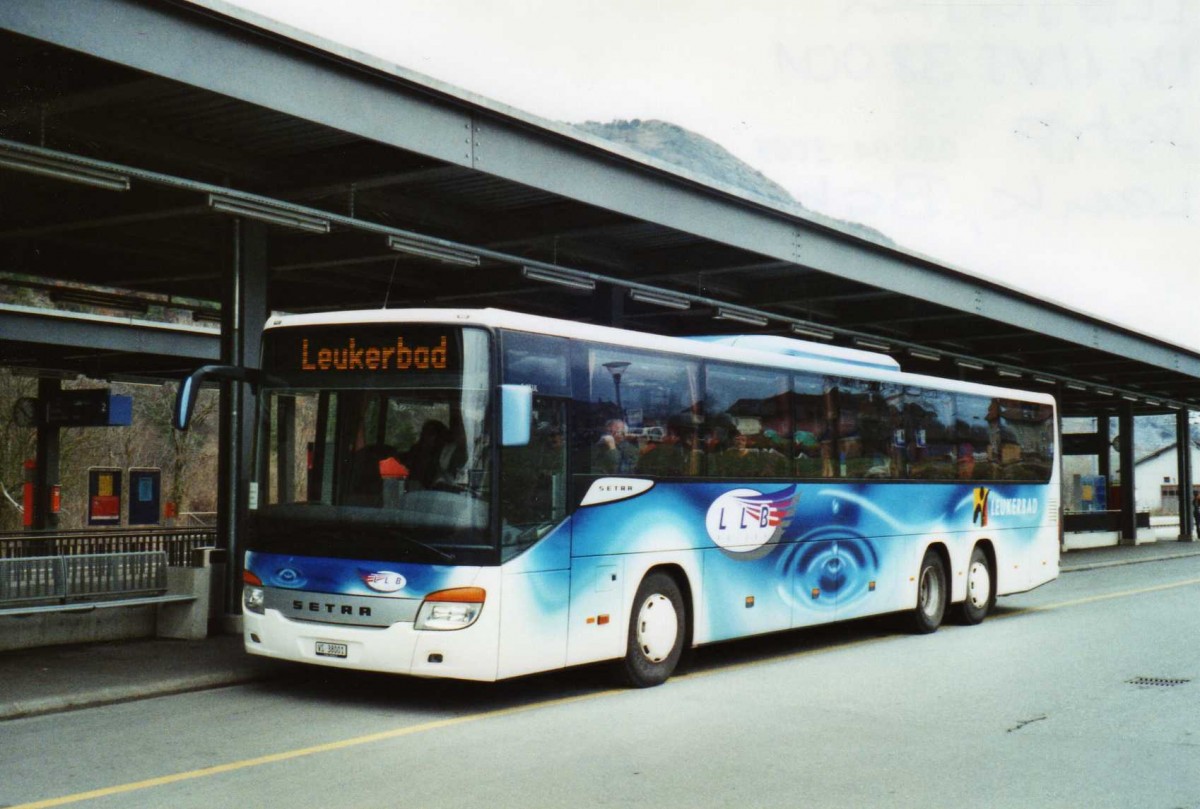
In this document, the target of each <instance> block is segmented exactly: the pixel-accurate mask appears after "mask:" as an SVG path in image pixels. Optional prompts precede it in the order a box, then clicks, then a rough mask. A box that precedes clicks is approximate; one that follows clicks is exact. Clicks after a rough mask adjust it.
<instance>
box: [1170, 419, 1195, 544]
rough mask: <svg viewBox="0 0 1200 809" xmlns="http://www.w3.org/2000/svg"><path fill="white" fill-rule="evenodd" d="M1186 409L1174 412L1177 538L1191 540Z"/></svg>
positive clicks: (1192, 517)
mask: <svg viewBox="0 0 1200 809" xmlns="http://www.w3.org/2000/svg"><path fill="white" fill-rule="evenodd" d="M1189 421H1190V419H1189V418H1188V411H1186V410H1180V411H1179V412H1178V413H1176V414H1175V449H1176V452H1175V458H1176V460H1177V461H1178V463H1179V472H1178V474H1177V475H1176V476H1175V479H1176V480H1177V481H1179V490H1178V495H1179V540H1180V541H1181V542H1192V541H1194V540H1195V538H1196V519H1195V512H1194V511H1193V510H1192V435H1191V425H1190V424H1189Z"/></svg>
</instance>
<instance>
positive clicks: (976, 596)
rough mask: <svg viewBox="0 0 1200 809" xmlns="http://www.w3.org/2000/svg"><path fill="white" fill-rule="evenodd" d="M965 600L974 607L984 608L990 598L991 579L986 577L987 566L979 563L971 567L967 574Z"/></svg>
mask: <svg viewBox="0 0 1200 809" xmlns="http://www.w3.org/2000/svg"><path fill="white" fill-rule="evenodd" d="M967 598H969V599H971V604H972V605H973V606H975V607H977V608H978V607H985V606H987V603H988V601H990V600H991V598H992V577H991V576H989V575H988V569H987V565H982V564H980V563H979V562H976V563H975V564H973V565H971V569H970V570H969V571H968V572H967Z"/></svg>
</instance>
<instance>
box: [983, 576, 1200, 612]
mask: <svg viewBox="0 0 1200 809" xmlns="http://www.w3.org/2000/svg"><path fill="white" fill-rule="evenodd" d="M1195 584H1200V579H1185V580H1184V581H1173V582H1170V583H1168V584H1156V585H1154V586H1152V587H1139V588H1138V589H1136V590H1121V591H1119V592H1116V593H1102V594H1101V595H1095V596H1087V597H1085V598H1076V599H1072V600H1071V601H1060V602H1058V603H1056V604H1046V605H1044V606H1041V607H1025V608H1023V609H1019V610H1013V611H1012V612H1006V613H1004V614H1003V615H996V616H993V617H995V618H1011V617H1012V616H1014V615H1028V614H1029V613H1031V612H1047V611H1049V610H1059V609H1063V608H1064V607H1078V606H1080V605H1081V604H1095V603H1096V602H1097V601H1111V600H1112V599H1114V598H1129V597H1130V596H1140V595H1145V594H1146V593H1157V592H1161V591H1163V590H1174V589H1176V588H1177V587H1190V586H1192V585H1195Z"/></svg>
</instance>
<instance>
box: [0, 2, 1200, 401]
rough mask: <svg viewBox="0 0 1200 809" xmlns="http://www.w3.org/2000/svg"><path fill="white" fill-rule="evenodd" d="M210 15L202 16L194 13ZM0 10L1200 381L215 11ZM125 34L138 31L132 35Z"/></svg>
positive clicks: (969, 284) (386, 139)
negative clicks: (67, 12) (932, 290)
mask: <svg viewBox="0 0 1200 809" xmlns="http://www.w3.org/2000/svg"><path fill="white" fill-rule="evenodd" d="M203 7H207V9H206V8H203ZM61 11H62V10H61V7H60V4H59V3H58V2H56V0H9V2H7V3H2V4H0V28H6V29H9V30H12V31H15V32H18V33H21V34H24V35H26V36H30V37H34V38H36V39H40V40H43V41H47V42H51V43H54V44H57V45H60V46H62V47H65V48H70V49H73V50H77V51H81V52H84V53H88V54H92V55H94V56H97V57H99V58H101V59H106V60H109V61H112V62H116V63H119V64H122V65H126V66H129V67H132V68H135V69H137V70H142V71H145V72H148V73H151V74H155V75H160V76H164V77H167V78H171V79H174V80H176V81H180V82H183V83H186V84H189V85H192V86H195V87H200V88H202V89H205V90H209V91H211V92H215V93H219V94H221V95H225V96H229V97H231V98H237V99H241V100H243V101H246V102H249V103H252V104H256V105H259V106H261V107H264V108H267V109H272V110H276V111H279V112H282V113H285V114H288V115H294V116H296V117H299V118H302V119H305V120H309V121H313V122H316V123H319V124H323V125H326V126H330V127H334V128H336V129H339V130H342V131H346V132H349V133H352V134H354V135H356V136H359V137H363V138H367V139H369V140H373V141H376V142H379V143H384V144H389V145H392V146H395V147H397V148H401V149H405V150H408V151H411V152H415V153H417V154H421V155H425V156H428V157H432V158H435V159H437V160H441V161H444V162H446V163H451V164H454V165H460V166H465V167H468V168H474V169H477V170H479V171H482V172H485V173H488V174H491V175H494V176H496V177H500V178H504V179H508V180H511V181H513V182H516V183H520V184H523V185H526V186H529V187H531V188H536V189H540V190H542V191H548V192H551V193H554V194H558V195H561V196H563V197H566V198H568V199H573V200H576V201H580V202H585V203H588V204H591V205H596V206H598V207H601V208H605V209H608V210H611V211H615V212H618V213H621V214H624V215H628V216H631V217H635V218H637V219H640V220H642V221H646V222H653V223H655V224H659V225H663V226H666V227H670V228H674V229H677V230H679V231H682V232H684V233H690V234H693V235H696V236H700V237H702V238H706V239H711V240H713V241H716V242H719V243H723V244H728V245H732V246H736V247H741V248H744V249H746V250H752V251H754V252H756V253H759V254H761V255H764V256H767V257H771V258H777V259H781V260H785V261H790V262H794V263H797V264H802V265H805V266H808V267H812V268H814V269H818V270H820V271H822V272H825V273H829V274H830V275H835V276H838V277H841V278H846V279H849V280H853V281H858V282H860V283H864V284H868V285H870V286H874V287H878V288H881V289H887V290H890V291H892V292H896V293H899V294H902V295H907V296H910V297H913V298H918V299H924V298H926V297H927V296H928V294H929V291H930V290H931V289H936V290H937V297H938V302H939V303H941V304H942V305H944V306H947V307H950V308H952V309H957V310H959V311H963V312H967V313H970V314H972V315H977V316H979V317H982V318H987V319H990V320H995V321H999V322H1001V323H1007V324H1010V325H1015V326H1019V327H1021V328H1023V329H1030V330H1036V331H1038V332H1041V333H1043V334H1045V335H1048V336H1051V337H1057V338H1059V339H1062V340H1065V341H1067V342H1070V343H1073V344H1075V345H1081V346H1087V347H1089V348H1093V349H1096V350H1099V351H1103V352H1106V353H1109V354H1113V355H1115V356H1121V357H1129V358H1133V359H1135V360H1137V361H1139V362H1143V363H1146V364H1149V365H1155V366H1158V367H1163V368H1170V369H1172V370H1176V371H1179V372H1181V373H1184V374H1187V375H1190V376H1196V377H1200V355H1197V354H1194V353H1191V352H1186V351H1183V350H1182V349H1179V348H1177V347H1176V346H1173V345H1170V344H1168V343H1165V342H1163V341H1159V340H1155V339H1153V338H1149V337H1144V336H1141V335H1138V334H1136V333H1134V332H1132V331H1129V330H1126V329H1122V328H1120V327H1117V326H1113V325H1109V324H1105V323H1103V322H1101V321H1098V320H1095V319H1093V318H1089V317H1087V316H1085V315H1082V314H1079V313H1075V312H1072V311H1070V310H1068V309H1066V308H1063V307H1059V306H1055V305H1052V304H1048V303H1046V302H1044V301H1040V300H1038V299H1036V298H1034V297H1033V296H1030V295H1026V294H1022V293H1020V292H1016V291H1014V290H1010V289H1007V288H1005V287H1003V286H1000V285H998V284H994V283H990V282H987V281H984V280H981V279H978V278H974V277H971V276H969V275H966V274H964V273H962V272H960V271H957V270H955V269H951V268H947V267H944V266H940V265H938V264H936V263H934V262H932V261H930V260H929V259H926V258H924V257H921V256H917V255H913V254H909V253H905V252H903V251H900V250H896V249H893V248H890V247H888V246H885V245H876V244H874V243H870V242H867V241H864V240H862V239H861V238H860V237H858V236H856V235H854V234H851V233H847V232H844V231H841V230H840V228H839V225H838V224H837V223H836V222H833V221H832V220H827V219H825V218H823V217H820V216H816V215H808V214H805V215H804V216H801V215H798V214H797V213H796V212H794V211H790V210H782V209H779V208H776V207H773V206H772V205H770V204H766V203H761V202H758V201H756V200H754V199H752V198H750V197H749V196H747V195H744V194H742V193H741V192H737V191H733V190H729V189H724V188H721V189H717V188H714V187H713V186H712V184H711V181H708V180H705V179H704V178H702V177H699V176H697V175H692V174H689V173H688V172H686V171H683V170H680V169H675V168H672V167H669V166H667V165H666V164H664V163H661V162H659V161H657V160H654V159H652V158H644V157H638V156H636V155H634V154H632V153H631V152H627V151H625V150H621V149H619V148H616V147H612V146H611V145H609V146H606V145H605V142H604V141H602V140H600V139H598V138H593V137H591V136H588V135H585V134H583V133H580V132H577V131H575V130H572V129H571V128H570V127H566V126H562V125H558V124H553V123H551V122H548V121H544V120H541V119H538V118H536V117H534V116H530V115H526V114H523V113H520V112H519V111H516V110H513V109H510V108H507V107H504V106H502V105H498V104H494V103H491V102H487V101H486V100H484V99H481V98H478V97H473V96H470V95H468V94H466V93H464V92H462V91H460V90H457V89H456V88H453V87H450V86H448V85H444V84H441V83H439V82H437V81H435V80H432V79H428V78H426V77H421V76H418V75H417V74H414V73H411V72H409V71H406V70H404V69H402V68H399V67H396V66H394V65H389V64H387V63H386V62H383V61H382V60H378V59H374V58H372V57H368V56H366V55H364V54H360V53H356V52H353V51H350V50H349V49H346V48H344V47H341V46H338V45H335V44H333V43H329V42H326V41H323V40H320V39H319V38H316V37H312V36H311V35H307V34H304V33H302V32H298V31H294V30H290V29H289V30H287V31H279V32H277V33H274V34H271V35H268V34H267V33H264V32H263V31H262V30H259V29H267V30H270V29H272V28H273V27H276V28H277V27H278V25H277V24H275V23H272V22H270V21H268V20H266V19H264V18H260V17H257V16H256V15H253V14H251V13H250V12H245V11H243V10H240V9H237V8H236V7H234V6H230V5H226V4H224V3H221V2H218V1H217V0H202V2H201V4H200V5H199V6H197V5H185V4H174V3H155V4H150V3H148V2H139V1H138V0H76V2H75V3H73V4H72V13H71V14H63V13H61ZM131 32H137V35H136V36H133V35H131Z"/></svg>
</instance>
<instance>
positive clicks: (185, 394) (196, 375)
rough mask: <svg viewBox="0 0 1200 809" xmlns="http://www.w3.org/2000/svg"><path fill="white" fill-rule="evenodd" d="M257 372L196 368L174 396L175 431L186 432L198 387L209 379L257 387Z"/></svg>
mask: <svg viewBox="0 0 1200 809" xmlns="http://www.w3.org/2000/svg"><path fill="white" fill-rule="evenodd" d="M258 378H259V372H258V370H257V369H254V368H239V367H238V366H236V365H205V366H203V367H201V368H197V369H196V370H195V371H194V372H193V373H192V375H191V376H189V377H188V378H187V379H185V380H183V382H182V383H181V384H180V385H179V393H178V394H177V395H176V396H175V413H174V415H173V418H172V422H173V423H174V425H175V429H176V430H186V429H187V428H188V425H189V424H190V423H191V421H192V411H194V410H195V409H196V399H197V397H199V395H200V386H201V385H203V384H204V382H205V381H206V380H209V379H229V380H233V381H236V382H248V383H250V384H251V385H257V384H258Z"/></svg>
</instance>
